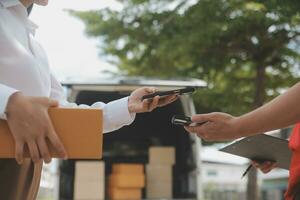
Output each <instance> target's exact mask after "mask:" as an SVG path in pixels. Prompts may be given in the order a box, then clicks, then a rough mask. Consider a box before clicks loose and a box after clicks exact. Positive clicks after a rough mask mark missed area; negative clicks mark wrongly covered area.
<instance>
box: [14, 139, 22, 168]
mask: <svg viewBox="0 0 300 200" xmlns="http://www.w3.org/2000/svg"><path fill="white" fill-rule="evenodd" d="M23 152H24V142H23V141H16V153H15V157H16V161H17V163H18V164H19V165H21V164H22V163H23V156H24V153H23Z"/></svg>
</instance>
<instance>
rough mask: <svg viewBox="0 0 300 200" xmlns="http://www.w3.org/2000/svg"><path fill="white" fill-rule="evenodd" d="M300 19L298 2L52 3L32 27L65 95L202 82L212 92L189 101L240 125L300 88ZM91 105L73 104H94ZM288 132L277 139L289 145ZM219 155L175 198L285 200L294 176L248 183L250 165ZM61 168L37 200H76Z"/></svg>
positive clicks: (207, 159) (204, 146) (208, 146)
mask: <svg viewBox="0 0 300 200" xmlns="http://www.w3.org/2000/svg"><path fill="white" fill-rule="evenodd" d="M299 11H300V2H299V1H297V0H288V1H280V0H264V1H259V0H257V1H251V0H249V1H248V0H247V1H244V0H105V1H103V0H102V1H101V0H73V1H70V0H51V1H50V3H49V5H48V7H46V8H44V7H38V6H35V7H34V8H33V12H32V14H31V16H30V18H31V19H32V20H33V21H34V22H36V23H37V24H38V25H39V29H38V31H37V34H36V38H37V40H38V41H40V43H41V44H42V45H43V46H44V48H45V49H46V51H47V53H48V56H49V61H50V64H51V68H52V70H53V72H54V73H55V74H56V76H57V77H58V79H59V80H60V81H61V82H62V83H68V84H65V85H66V86H67V87H66V88H67V89H66V92H68V91H69V90H73V88H72V87H71V86H74V85H76V83H77V82H78V80H80V81H81V82H84V81H87V80H88V81H94V82H96V83H97V84H100V85H101V84H102V83H103V82H105V80H118V78H119V77H125V78H124V79H126V80H127V78H128V79H129V78H130V77H140V78H138V79H133V80H134V81H135V83H136V81H137V80H139V81H140V84H136V86H139V85H145V84H144V83H143V80H148V79H155V80H156V81H157V80H174V79H175V78H176V80H178V79H180V80H185V81H187V79H189V81H190V80H195V79H197V80H199V81H200V80H201V81H203V82H202V83H205V86H206V87H205V88H202V89H201V90H199V91H198V92H197V93H196V94H194V95H193V96H192V99H189V100H188V102H192V103H193V106H194V107H195V111H196V112H197V113H205V112H211V111H213V112H215V111H222V112H228V113H230V114H233V115H241V114H243V113H245V112H248V111H250V110H251V109H254V108H256V107H259V106H261V105H263V104H264V103H266V102H268V101H269V100H271V99H272V98H274V97H276V96H278V95H279V94H281V93H283V92H284V91H285V90H286V89H287V88H289V87H290V86H292V85H293V84H295V83H297V82H298V81H299V80H300V79H299V78H300V69H299V68H300V66H299V59H300V57H299V55H300V54H299V53H300V12H299ZM141 77H143V78H141ZM74 80H76V81H74ZM101 80H103V81H102V82H101ZM129 80H131V81H132V79H129ZM189 83H190V84H193V83H195V82H189ZM172 84H173V86H174V87H175V86H178V84H177V83H176V84H175V83H172ZM172 84H169V86H170V85H172ZM118 85H121V84H120V82H119V84H118ZM125 85H126V84H125ZM129 85H132V84H129ZM159 85H162V84H159ZM179 85H180V84H179ZM129 90H130V89H126V91H129ZM122 91H123V92H124V90H122ZM71 92H72V91H71ZM114 92H115V91H114ZM119 92H120V91H119ZM68 94H70V93H67V95H68ZM87 95H88V97H90V99H89V100H86V99H85V100H82V99H81V100H80V98H79V99H78V98H77V99H71V100H74V101H77V102H78V101H79V102H83V103H87V102H86V101H91V96H92V97H94V99H95V98H96V96H95V94H90V93H89V94H87ZM88 97H86V98H88ZM99 97H101V96H97V98H99ZM115 97H116V96H115ZM115 97H112V98H115ZM118 97H119V96H118ZM92 99H93V98H92ZM106 100H112V99H106ZM182 102H187V100H183V99H181V103H182ZM183 107H184V106H183ZM185 113H186V111H185ZM146 117H147V116H146ZM140 123H146V122H143V121H142V120H141V122H140ZM290 130H291V127H290V128H287V129H283V130H277V131H274V132H272V133H271V134H275V135H276V136H278V137H282V138H285V139H288V137H289V133H290ZM179 132H180V131H179ZM181 132H182V131H181ZM107 141H112V140H110V139H108V140H107ZM195 141H196V139H195ZM147 144H148V143H147ZM162 144H163V142H162V143H159V145H162ZM104 145H105V141H104ZM163 145H165V146H166V145H167V144H163ZM222 145H223V146H224V144H223V143H218V144H216V143H207V142H205V141H200V144H199V145H198V146H199V147H201V148H199V149H197V148H196V149H197V150H198V151H200V153H198V154H196V156H198V157H197V159H196V160H198V159H199V161H196V162H197V166H196V167H194V168H193V170H191V171H189V172H190V174H192V172H193V173H198V175H197V177H198V178H197V181H195V182H193V181H192V182H191V183H190V184H186V185H185V186H184V187H187V188H186V191H188V192H179V193H178V194H176V192H173V193H174V198H191V199H196V198H198V199H199V198H200V197H201V198H203V199H207V200H214V199H218V200H223V199H224V200H225V199H241V200H242V199H247V200H257V199H266V200H277V199H278V200H281V199H283V194H284V192H285V190H286V187H287V179H288V171H286V170H280V169H278V170H274V171H272V172H271V173H269V174H267V175H263V174H261V173H257V172H256V171H255V170H252V171H251V173H249V175H248V177H247V178H245V179H241V174H242V173H243V171H244V170H245V168H246V167H247V164H248V160H245V159H242V158H239V157H234V156H230V155H227V154H223V153H221V152H218V148H220V147H222ZM148 146H149V145H148ZM150 146H151V145H150ZM169 146H170V144H169ZM172 146H173V147H175V148H176V153H177V146H176V145H172ZM107 151H109V150H107ZM110 151H112V150H110ZM144 151H145V149H144ZM187 152H188V151H187ZM192 152H195V151H191V152H190V154H193V155H194V154H195V153H192ZM190 154H188V155H190ZM147 156H148V154H147ZM176 156H177V154H176ZM147 158H148V157H147ZM144 160H145V159H144V158H143V159H141V160H139V161H140V162H142V163H145V162H146V161H144ZM105 161H106V160H105V158H104V162H105ZM121 161H122V162H133V161H132V160H126V159H125V158H124V159H121ZM135 161H136V160H135ZM176 161H178V158H177V157H176ZM114 162H115V161H114ZM114 162H112V163H114ZM186 163H188V161H187V162H186ZM60 166H61V163H60V161H55V162H53V163H51V165H47V166H45V169H44V173H43V180H42V184H41V190H40V194H39V199H68V198H69V197H67V198H64V197H62V196H63V195H62V194H61V192H60V189H61V188H60V183H61V179H60V177H61V170H60V169H61V168H60ZM109 166H110V165H109ZM73 167H74V163H73ZM108 171H110V170H108ZM174 173H175V175H176V173H177V172H176V164H175V168H174ZM189 176H192V175H189ZM187 180H190V179H187ZM176 181H180V179H178V180H176V179H174V181H173V184H174V185H176V184H177V182H176ZM72 184H73V182H72V183H71V185H72ZM196 184H197V186H194V188H193V186H192V185H196ZM174 185H173V187H175V186H174ZM178 187H180V186H178ZM182 187H183V186H182ZM198 190H199V191H198ZM200 190H201V191H200ZM71 191H73V189H71ZM143 197H145V195H143Z"/></svg>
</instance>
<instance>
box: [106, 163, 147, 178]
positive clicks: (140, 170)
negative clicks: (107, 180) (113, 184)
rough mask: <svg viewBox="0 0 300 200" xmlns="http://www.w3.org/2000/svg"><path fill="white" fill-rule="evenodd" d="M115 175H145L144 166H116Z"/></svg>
mask: <svg viewBox="0 0 300 200" xmlns="http://www.w3.org/2000/svg"><path fill="white" fill-rule="evenodd" d="M112 173H113V174H128V175H129V174H144V165H142V164H114V165H113V166H112Z"/></svg>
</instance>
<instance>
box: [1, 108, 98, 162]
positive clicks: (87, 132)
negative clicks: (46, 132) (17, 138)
mask: <svg viewBox="0 0 300 200" xmlns="http://www.w3.org/2000/svg"><path fill="white" fill-rule="evenodd" d="M49 115H50V118H51V120H52V123H53V125H54V128H55V130H56V132H57V134H58V136H59V138H60V140H61V141H62V143H63V144H64V147H65V148H66V150H67V153H68V158H70V159H100V158H101V157H102V131H103V125H102V118H103V117H102V115H103V114H102V111H101V110H99V109H73V108H50V109H49ZM0 147H1V148H0V158H14V157H15V142H14V139H13V137H12V134H11V133H10V130H9V128H8V125H7V122H6V121H3V120H1V121H0ZM25 147H26V148H25V154H24V155H25V156H26V157H28V156H29V153H28V149H27V146H25ZM49 147H50V151H51V154H52V156H53V157H57V153H56V152H55V151H54V150H53V147H52V145H51V144H49Z"/></svg>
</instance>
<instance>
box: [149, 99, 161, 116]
mask: <svg viewBox="0 0 300 200" xmlns="http://www.w3.org/2000/svg"><path fill="white" fill-rule="evenodd" d="M159 99H160V97H159V96H156V97H154V98H153V100H152V102H151V103H150V104H149V109H148V111H149V112H151V111H153V110H154V109H155V108H157V106H158V103H159Z"/></svg>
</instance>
